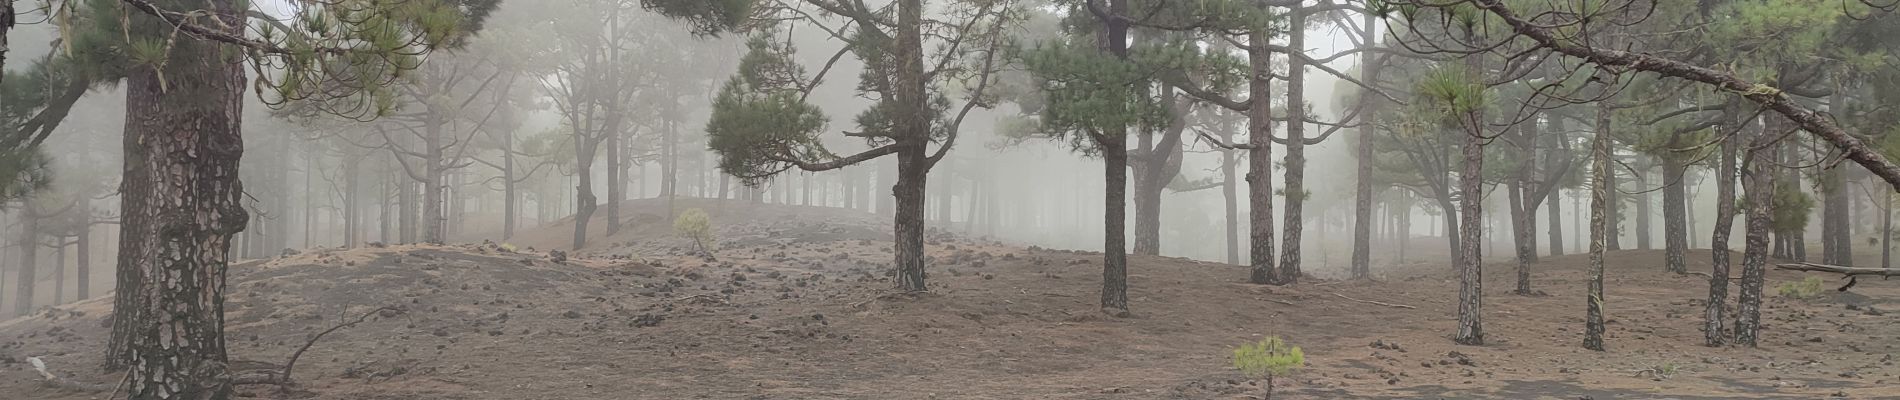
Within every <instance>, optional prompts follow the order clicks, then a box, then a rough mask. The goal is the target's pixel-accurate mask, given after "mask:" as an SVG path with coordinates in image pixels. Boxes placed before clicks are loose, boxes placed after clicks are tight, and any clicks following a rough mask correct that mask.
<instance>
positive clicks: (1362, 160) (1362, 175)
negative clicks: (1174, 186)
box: [1223, 13, 1380, 279]
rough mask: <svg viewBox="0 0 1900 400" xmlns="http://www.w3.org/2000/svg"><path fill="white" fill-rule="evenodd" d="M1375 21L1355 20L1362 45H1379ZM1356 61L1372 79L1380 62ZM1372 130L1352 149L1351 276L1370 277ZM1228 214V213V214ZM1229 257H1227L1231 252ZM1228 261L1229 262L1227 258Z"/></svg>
mask: <svg viewBox="0 0 1900 400" xmlns="http://www.w3.org/2000/svg"><path fill="white" fill-rule="evenodd" d="M1376 22H1377V15H1375V14H1374V13H1365V14H1364V15H1363V17H1362V20H1361V21H1360V23H1359V26H1360V27H1361V30H1360V32H1359V39H1360V42H1361V43H1364V46H1366V47H1376V46H1378V45H1379V44H1378V42H1377V36H1376V33H1374V32H1376V31H1377V30H1378V29H1377V27H1378V25H1377V24H1376ZM1295 58H1298V57H1295ZM1359 63H1360V67H1359V81H1361V82H1373V81H1376V80H1378V77H1379V67H1380V63H1378V62H1374V61H1373V58H1372V56H1371V53H1365V54H1361V55H1360V56H1359ZM1359 101H1360V103H1359V107H1360V112H1362V113H1367V114H1366V115H1365V116H1362V117H1360V118H1359V119H1360V120H1362V121H1371V120H1373V119H1374V117H1373V116H1372V114H1371V112H1372V110H1371V109H1372V106H1373V104H1374V103H1373V100H1372V96H1370V95H1368V94H1362V95H1360V96H1359ZM1374 132H1375V130H1374V129H1373V126H1372V125H1371V124H1367V125H1365V126H1362V127H1360V128H1359V143H1358V146H1357V147H1358V148H1357V149H1356V150H1358V154H1357V157H1356V159H1357V160H1358V162H1357V163H1356V164H1358V165H1357V166H1356V167H1355V171H1353V172H1354V176H1355V183H1354V187H1353V203H1352V204H1353V207H1352V215H1353V217H1352V221H1353V222H1352V266H1351V270H1350V273H1351V275H1352V278H1353V279H1370V278H1371V277H1372V160H1373V157H1374V153H1373V146H1372V145H1373V143H1374V142H1376V141H1377V139H1376V138H1374V137H1373V135H1374ZM1228 142H1229V143H1232V142H1233V141H1232V140H1228ZM1223 165H1226V164H1223ZM1224 168H1226V170H1227V172H1228V173H1227V177H1228V180H1229V182H1232V179H1233V173H1232V171H1233V169H1232V167H1224ZM1227 198H1228V199H1229V200H1228V204H1230V205H1231V204H1233V201H1232V199H1233V194H1232V192H1229V193H1228V197H1227ZM1229 215H1232V214H1231V213H1229ZM1230 221H1231V220H1230ZM1228 232H1229V235H1230V236H1229V237H1230V239H1229V240H1232V239H1231V237H1232V236H1231V234H1232V232H1233V231H1232V230H1231V229H1230V230H1229V231H1228ZM1230 243H1231V242H1230ZM1228 246H1229V247H1230V248H1231V247H1232V245H1231V244H1229V245H1228ZM1229 257H1230V258H1231V255H1230V256H1229ZM1229 263H1232V261H1229Z"/></svg>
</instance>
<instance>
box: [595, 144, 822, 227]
mask: <svg viewBox="0 0 1900 400" xmlns="http://www.w3.org/2000/svg"><path fill="white" fill-rule="evenodd" d="M678 131H679V129H678V127H677V126H675V125H674V124H673V121H671V120H668V121H666V130H665V131H662V132H661V134H660V149H661V151H663V152H665V154H666V159H665V160H662V162H664V164H661V165H660V195H661V196H666V220H667V221H672V220H673V216H675V215H679V213H678V212H677V211H676V210H674V209H673V206H674V204H673V203H674V200H675V199H677V198H679V195H680V188H679V176H680V153H679V132H678ZM809 178H810V177H809V176H807V179H809ZM615 201H619V200H618V199H615Z"/></svg>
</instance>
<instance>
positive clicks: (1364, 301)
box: [1333, 293, 1418, 310]
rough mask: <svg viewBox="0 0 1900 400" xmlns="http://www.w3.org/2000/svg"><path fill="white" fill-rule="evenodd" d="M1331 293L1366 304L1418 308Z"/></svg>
mask: <svg viewBox="0 0 1900 400" xmlns="http://www.w3.org/2000/svg"><path fill="white" fill-rule="evenodd" d="M1333 295H1334V296H1339V298H1342V299H1346V300H1352V301H1357V302H1360V303H1366V304H1377V305H1382V306H1386V307H1393V308H1403V309H1407V310H1415V309H1418V307H1413V306H1408V305H1404V304H1392V303H1385V302H1377V301H1372V300H1360V299H1355V298H1351V297H1346V295H1343V294H1339V293H1333Z"/></svg>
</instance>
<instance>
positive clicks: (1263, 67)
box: [1247, 32, 1280, 284]
mask: <svg viewBox="0 0 1900 400" xmlns="http://www.w3.org/2000/svg"><path fill="white" fill-rule="evenodd" d="M1247 40H1248V42H1249V43H1267V33H1266V32H1253V33H1249V34H1247ZM1272 54H1273V53H1270V52H1267V51H1266V50H1262V49H1248V50H1247V64H1248V67H1249V69H1250V71H1252V75H1253V76H1255V77H1256V78H1254V79H1249V80H1248V83H1247V91H1248V93H1249V96H1248V97H1249V98H1251V99H1253V101H1254V103H1253V107H1251V108H1250V109H1249V110H1247V142H1248V144H1250V145H1253V148H1251V149H1248V150H1247V210H1248V211H1247V220H1248V221H1247V222H1248V224H1247V229H1248V247H1249V248H1248V263H1249V264H1252V267H1253V274H1252V275H1251V276H1250V277H1248V279H1247V281H1248V282H1252V283H1255V284H1275V283H1278V282H1279V281H1280V279H1279V278H1278V277H1277V276H1276V275H1278V274H1276V272H1277V271H1275V270H1274V269H1273V147H1272V146H1273V141H1272V140H1270V138H1271V137H1272V136H1273V113H1272V109H1273V107H1272V104H1271V103H1272V99H1273V86H1272V84H1271V83H1269V81H1268V80H1267V79H1265V78H1262V77H1265V76H1270V75H1271V74H1272V72H1273V68H1272V59H1271V58H1270V57H1272Z"/></svg>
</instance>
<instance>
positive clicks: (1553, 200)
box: [1532, 115, 1574, 256]
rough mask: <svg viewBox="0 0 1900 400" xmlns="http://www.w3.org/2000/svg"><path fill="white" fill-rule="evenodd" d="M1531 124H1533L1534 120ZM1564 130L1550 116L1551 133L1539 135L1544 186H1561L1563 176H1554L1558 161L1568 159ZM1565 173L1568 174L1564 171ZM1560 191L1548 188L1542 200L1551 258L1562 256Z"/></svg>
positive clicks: (1567, 140)
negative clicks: (1544, 207)
mask: <svg viewBox="0 0 1900 400" xmlns="http://www.w3.org/2000/svg"><path fill="white" fill-rule="evenodd" d="M1532 122H1533V123H1535V122H1536V120H1532ZM1565 129H1567V128H1565V127H1564V123H1563V118H1562V117H1559V116H1556V115H1551V116H1550V130H1551V131H1550V132H1549V133H1546V134H1543V135H1539V136H1542V138H1540V140H1545V141H1546V143H1545V146H1546V148H1545V150H1544V171H1545V172H1544V174H1545V176H1544V180H1545V183H1544V184H1546V185H1557V186H1560V185H1562V182H1563V176H1559V175H1554V174H1556V173H1557V165H1558V164H1559V163H1560V162H1561V161H1559V160H1562V159H1565V158H1569V157H1570V139H1569V138H1568V137H1566V135H1568V133H1567V132H1565V131H1564V130H1565ZM1565 173H1569V172H1568V171H1565ZM1561 191H1562V189H1558V188H1555V187H1553V188H1550V193H1549V194H1548V195H1546V196H1547V197H1546V198H1545V199H1544V205H1545V206H1547V207H1548V208H1546V210H1547V211H1546V213H1547V214H1545V216H1546V217H1547V218H1549V219H1550V255H1553V256H1561V255H1564V224H1563V203H1562V202H1561V201H1560V200H1562V199H1561V198H1560V197H1561V194H1560V193H1559V192H1561ZM1573 212H1574V211H1573Z"/></svg>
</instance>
